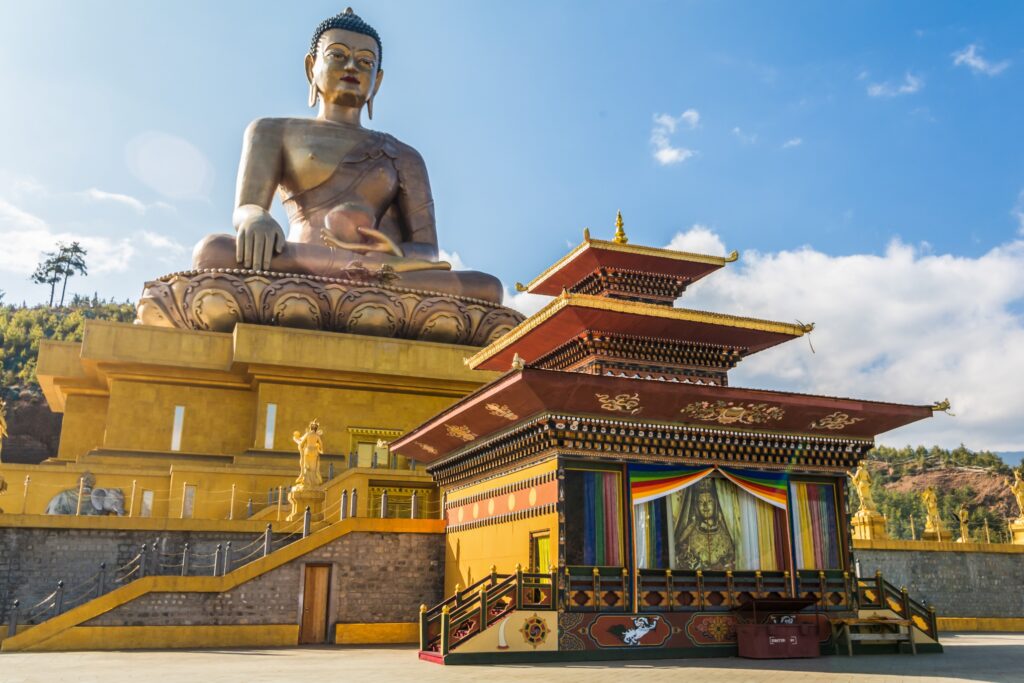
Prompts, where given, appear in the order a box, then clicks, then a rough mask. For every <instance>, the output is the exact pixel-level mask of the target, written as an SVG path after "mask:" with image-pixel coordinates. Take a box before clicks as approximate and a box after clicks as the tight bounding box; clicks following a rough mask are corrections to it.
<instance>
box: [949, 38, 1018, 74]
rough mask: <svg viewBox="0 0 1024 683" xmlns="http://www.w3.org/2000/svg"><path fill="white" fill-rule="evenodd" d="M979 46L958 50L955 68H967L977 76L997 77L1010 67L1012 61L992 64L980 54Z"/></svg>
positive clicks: (1005, 60)
mask: <svg viewBox="0 0 1024 683" xmlns="http://www.w3.org/2000/svg"><path fill="white" fill-rule="evenodd" d="M978 50H979V48H978V46H977V45H975V44H974V43H971V44H970V45H968V46H967V47H965V48H964V49H962V50H957V51H956V52H954V53H953V54H952V55H951V56H952V57H953V66H966V67H967V68H969V69H970V70H971V71H973V72H974V73H976V74H985V75H986V76H997V75H999V74H1001V73H1002V72H1003V71H1005V70H1006V68H1007V67H1009V66H1010V60H1008V59H1004V60H1003V61H1001V62H995V63H992V62H990V61H988V60H987V59H985V58H984V57H982V56H981V55H979V54H978Z"/></svg>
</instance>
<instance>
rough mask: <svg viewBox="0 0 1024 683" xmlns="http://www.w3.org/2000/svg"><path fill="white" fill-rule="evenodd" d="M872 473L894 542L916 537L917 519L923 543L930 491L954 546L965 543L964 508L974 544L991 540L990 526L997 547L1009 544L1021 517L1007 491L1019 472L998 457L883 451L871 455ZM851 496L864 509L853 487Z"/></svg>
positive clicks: (959, 452) (981, 453) (967, 452)
mask: <svg viewBox="0 0 1024 683" xmlns="http://www.w3.org/2000/svg"><path fill="white" fill-rule="evenodd" d="M868 467H869V469H870V470H871V474H872V478H873V481H872V485H871V490H872V493H873V494H874V498H875V502H876V503H877V504H878V508H879V512H881V513H882V514H884V515H885V516H886V518H887V520H888V524H887V529H888V531H889V534H890V535H891V536H893V537H894V538H905V539H909V538H910V537H911V526H910V525H911V522H910V520H911V518H913V520H914V522H913V523H914V530H915V532H916V536H917V537H918V538H920V537H921V530H922V529H923V528H924V522H925V511H924V505H923V504H922V502H921V492H922V491H924V490H925V488H927V487H928V486H934V487H935V490H936V492H937V493H938V499H939V510H940V512H941V513H942V518H943V520H944V521H945V523H946V526H947V528H948V529H949V531H950V532H952V533H953V535H954V538H951V539H949V540H955V538H956V537H959V528H960V522H959V518H958V517H957V510H959V509H960V505H961V504H962V503H966V504H967V508H968V510H970V522H969V526H970V532H971V540H975V541H984V540H985V531H984V529H985V521H986V520H987V521H988V527H989V531H990V534H991V539H992V541H993V542H997V541H1003V540H1005V538H1006V533H1007V520H1008V519H1011V518H1014V517H1016V516H1017V515H1019V514H1020V511H1019V510H1018V509H1017V506H1016V502H1015V501H1014V499H1013V495H1012V494H1011V493H1010V492H1009V490H1008V489H1007V487H1006V480H1007V479H1010V480H1012V479H1013V471H1012V469H1011V468H1010V467H1009V466H1007V465H1006V463H1004V462H1003V461H1002V460H1001V459H1000V458H999V456H998V455H996V454H995V453H990V452H988V451H971V450H970V449H968V448H966V447H964V446H962V445H961V446H959V447H958V448H954V449H952V450H947V449H943V448H938V447H933V448H930V449H929V448H924V447H920V446H919V447H917V448H913V447H910V446H907V447H905V448H900V449H895V448H887V447H885V446H879V447H877V448H875V449H873V450H872V451H870V452H869V454H868ZM851 492H852V495H853V499H854V500H853V501H852V504H851V507H852V510H851V512H853V511H856V510H857V508H858V507H859V505H860V503H859V501H857V499H856V492H855V491H853V488H852V487H851Z"/></svg>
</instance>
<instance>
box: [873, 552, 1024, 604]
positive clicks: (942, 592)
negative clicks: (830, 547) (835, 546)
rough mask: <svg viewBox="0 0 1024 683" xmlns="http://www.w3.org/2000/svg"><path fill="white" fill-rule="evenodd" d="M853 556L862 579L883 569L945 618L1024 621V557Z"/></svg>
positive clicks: (973, 554) (982, 554)
mask: <svg viewBox="0 0 1024 683" xmlns="http://www.w3.org/2000/svg"><path fill="white" fill-rule="evenodd" d="M908 545H909V544H908ZM945 545H953V544H945ZM854 556H855V557H856V559H857V560H858V561H859V562H860V571H861V576H862V577H863V578H870V577H873V576H874V575H875V571H876V570H881V572H882V576H883V577H885V579H886V580H887V581H889V583H892V584H895V585H896V586H906V587H907V590H908V592H909V593H910V597H911V598H913V599H915V600H917V601H918V602H921V603H923V604H925V605H934V606H935V612H936V614H937V615H938V616H940V617H1024V591H1022V590H1021V588H1022V587H1024V553H1007V552H978V551H974V552H957V551H955V550H928V551H925V550H881V549H862V548H858V549H856V550H855V551H854Z"/></svg>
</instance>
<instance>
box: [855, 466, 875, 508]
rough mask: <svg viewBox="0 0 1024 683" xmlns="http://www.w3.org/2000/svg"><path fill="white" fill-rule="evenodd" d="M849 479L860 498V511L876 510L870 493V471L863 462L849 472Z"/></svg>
mask: <svg viewBox="0 0 1024 683" xmlns="http://www.w3.org/2000/svg"><path fill="white" fill-rule="evenodd" d="M850 481H852V482H853V487H854V488H855V489H857V497H858V498H860V512H878V508H877V507H876V506H875V499H874V497H873V496H872V495H871V472H870V471H869V470H868V468H867V465H865V464H864V463H863V462H862V463H861V464H860V466H859V467H858V468H857V469H856V470H855V471H854V472H853V473H852V474H850Z"/></svg>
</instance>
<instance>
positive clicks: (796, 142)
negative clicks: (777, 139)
mask: <svg viewBox="0 0 1024 683" xmlns="http://www.w3.org/2000/svg"><path fill="white" fill-rule="evenodd" d="M802 144H804V139H803V138H790V139H788V140H786V141H785V142H783V143H782V149H790V148H791V147H799V146H800V145H802Z"/></svg>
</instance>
